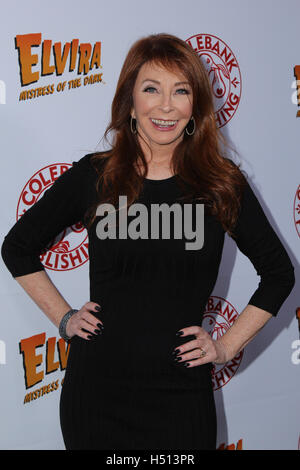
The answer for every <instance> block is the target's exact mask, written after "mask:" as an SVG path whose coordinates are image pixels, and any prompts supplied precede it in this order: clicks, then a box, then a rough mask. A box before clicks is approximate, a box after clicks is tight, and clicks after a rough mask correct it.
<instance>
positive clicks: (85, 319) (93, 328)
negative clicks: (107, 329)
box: [66, 302, 103, 340]
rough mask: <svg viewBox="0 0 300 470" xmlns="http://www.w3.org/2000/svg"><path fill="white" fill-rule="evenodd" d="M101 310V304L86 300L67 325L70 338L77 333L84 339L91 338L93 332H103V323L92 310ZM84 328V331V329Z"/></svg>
mask: <svg viewBox="0 0 300 470" xmlns="http://www.w3.org/2000/svg"><path fill="white" fill-rule="evenodd" d="M97 309H98V311H100V310H101V306H100V305H99V304H97V303H95V302H86V303H85V304H84V305H83V306H82V307H81V309H80V310H78V312H76V313H74V314H73V315H72V316H71V317H70V318H69V320H68V322H67V325H66V333H67V335H68V336H69V338H72V337H73V336H75V335H77V336H80V337H81V338H83V339H86V340H90V339H91V337H92V336H90V335H93V334H99V333H100V332H102V329H103V323H102V321H101V320H99V319H98V318H97V317H95V316H94V315H92V314H91V313H90V312H91V311H92V312H95V311H97ZM83 328H84V330H86V331H87V332H86V331H83V330H82V329H83Z"/></svg>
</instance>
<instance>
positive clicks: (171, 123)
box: [151, 119, 177, 127]
mask: <svg viewBox="0 0 300 470" xmlns="http://www.w3.org/2000/svg"><path fill="white" fill-rule="evenodd" d="M151 121H152V122H154V124H158V125H159V126H166V127H168V126H174V124H176V122H177V121H161V120H160V119H151Z"/></svg>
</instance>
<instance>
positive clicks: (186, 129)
mask: <svg viewBox="0 0 300 470" xmlns="http://www.w3.org/2000/svg"><path fill="white" fill-rule="evenodd" d="M190 122H193V130H192V132H189V131H188V125H189V124H190ZM190 122H189V123H188V125H187V126H186V128H185V132H186V133H187V135H193V134H194V133H195V130H196V122H195V119H194V117H193V116H192V117H191V120H190Z"/></svg>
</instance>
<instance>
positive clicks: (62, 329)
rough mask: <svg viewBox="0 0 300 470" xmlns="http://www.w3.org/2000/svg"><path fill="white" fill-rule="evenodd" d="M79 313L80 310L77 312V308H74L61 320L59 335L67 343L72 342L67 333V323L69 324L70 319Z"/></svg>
mask: <svg viewBox="0 0 300 470" xmlns="http://www.w3.org/2000/svg"><path fill="white" fill-rule="evenodd" d="M76 312H78V310H76V309H75V308H72V309H71V310H69V311H68V312H67V313H66V314H65V315H64V316H63V317H62V319H61V322H60V324H59V327H58V331H59V334H60V336H61V337H62V338H63V339H64V340H65V341H70V339H71V338H70V337H69V336H68V335H67V333H66V327H67V323H68V320H69V318H70V317H71V316H72V315H74V313H76Z"/></svg>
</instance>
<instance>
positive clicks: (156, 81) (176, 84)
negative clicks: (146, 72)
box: [142, 78, 190, 86]
mask: <svg viewBox="0 0 300 470" xmlns="http://www.w3.org/2000/svg"><path fill="white" fill-rule="evenodd" d="M144 82H154V83H157V84H158V85H160V82H159V81H158V80H153V79H152V78H145V80H143V81H142V84H143V83H144ZM178 85H190V84H189V82H176V83H175V84H174V86H178Z"/></svg>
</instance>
